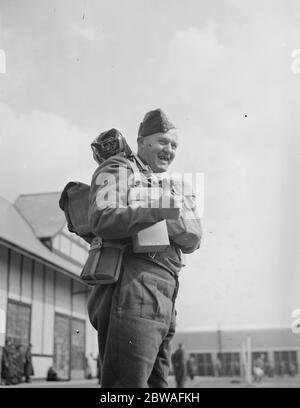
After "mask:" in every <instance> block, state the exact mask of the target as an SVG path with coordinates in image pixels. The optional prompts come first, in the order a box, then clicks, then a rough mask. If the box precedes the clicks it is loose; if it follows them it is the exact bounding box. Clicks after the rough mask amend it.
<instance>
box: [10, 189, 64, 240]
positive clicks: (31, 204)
mask: <svg viewBox="0 0 300 408" xmlns="http://www.w3.org/2000/svg"><path fill="white" fill-rule="evenodd" d="M60 195H61V193H59V192H57V193H42V194H23V195H20V196H19V197H18V198H17V200H16V202H15V207H16V208H17V210H18V211H19V213H20V214H21V215H22V216H23V217H24V219H25V220H26V221H27V222H28V224H29V225H30V226H31V228H32V229H33V232H34V234H35V236H36V237H38V238H51V237H54V236H55V235H56V234H57V233H58V232H59V231H60V230H61V229H62V228H63V227H64V225H65V223H66V219H65V215H64V213H63V211H62V210H61V209H60V208H59V206H58V201H59V198H60Z"/></svg>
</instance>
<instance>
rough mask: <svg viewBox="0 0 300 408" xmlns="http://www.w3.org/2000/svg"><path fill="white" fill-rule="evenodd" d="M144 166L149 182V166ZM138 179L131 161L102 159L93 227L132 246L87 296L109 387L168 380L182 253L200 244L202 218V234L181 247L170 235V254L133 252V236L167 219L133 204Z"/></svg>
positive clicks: (93, 185) (93, 201)
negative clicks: (113, 274) (116, 273)
mask: <svg viewBox="0 0 300 408" xmlns="http://www.w3.org/2000/svg"><path fill="white" fill-rule="evenodd" d="M139 171H140V175H141V180H142V183H145V185H146V184H147V178H146V173H147V171H149V169H148V170H147V167H145V168H139ZM121 172H122V174H121ZM134 183H135V181H134V174H133V171H132V167H131V166H130V165H129V163H128V159H126V158H123V157H119V156H113V157H111V158H109V159H108V160H106V161H105V162H104V163H103V164H101V165H100V166H99V167H98V169H97V170H96V171H95V173H94V175H93V178H92V183H91V193H90V208H89V223H90V226H91V228H92V230H93V232H94V233H95V234H96V235H97V236H100V237H102V238H103V239H104V240H105V239H107V240H114V241H116V242H118V243H125V244H127V245H128V246H127V248H126V251H125V254H124V258H123V262H122V270H121V273H120V277H119V279H118V281H117V282H116V283H114V284H108V285H98V286H95V287H94V288H93V290H92V292H91V295H90V298H89V301H88V312H89V317H90V321H91V323H92V325H93V326H94V328H95V329H96V330H97V331H98V343H99V354H100V359H101V366H102V375H101V378H102V387H103V388H106V387H120V388H121V387H123V388H145V387H155V388H162V387H167V386H168V383H167V378H168V373H169V362H170V341H171V339H172V337H173V335H174V333H175V299H176V295H177V292H178V273H179V271H180V269H181V266H182V263H181V251H182V252H188V253H190V252H193V251H194V250H195V249H197V248H199V246H200V239H201V225H200V221H198V222H199V236H198V238H197V239H195V242H193V243H192V245H191V244H190V245H189V247H188V248H185V247H181V248H179V247H178V246H177V245H174V244H173V243H172V241H171V240H170V245H169V246H168V247H167V249H166V250H165V251H164V252H157V253H133V250H132V245H131V240H132V236H133V235H134V234H135V233H137V232H138V231H140V230H142V229H143V228H145V227H147V226H150V225H153V224H154V223H156V222H158V221H161V220H163V219H164V215H163V213H162V211H161V209H160V208H141V207H134V206H131V205H129V204H128V192H129V189H130V188H131V187H133V186H134ZM105 194H106V195H105ZM104 198H105V200H103V199H104Z"/></svg>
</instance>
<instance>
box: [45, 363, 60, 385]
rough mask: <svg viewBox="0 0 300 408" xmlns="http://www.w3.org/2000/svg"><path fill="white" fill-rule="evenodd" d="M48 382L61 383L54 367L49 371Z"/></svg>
mask: <svg viewBox="0 0 300 408" xmlns="http://www.w3.org/2000/svg"><path fill="white" fill-rule="evenodd" d="M46 380H47V381H60V379H59V378H58V375H57V372H56V370H55V368H54V367H53V366H50V367H49V369H48V371H47V378H46Z"/></svg>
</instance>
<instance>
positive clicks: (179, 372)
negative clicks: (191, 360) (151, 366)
mask: <svg viewBox="0 0 300 408" xmlns="http://www.w3.org/2000/svg"><path fill="white" fill-rule="evenodd" d="M171 361H172V364H173V370H174V374H175V381H176V387H177V388H184V383H185V380H186V363H185V352H184V349H183V345H182V343H179V344H178V348H177V350H176V351H175V353H174V354H173V355H172V357H171Z"/></svg>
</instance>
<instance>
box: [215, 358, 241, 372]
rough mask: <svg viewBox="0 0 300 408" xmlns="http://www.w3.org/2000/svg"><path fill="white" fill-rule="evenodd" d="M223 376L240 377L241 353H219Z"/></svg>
mask: <svg viewBox="0 0 300 408" xmlns="http://www.w3.org/2000/svg"><path fill="white" fill-rule="evenodd" d="M218 359H219V361H220V366H221V367H220V371H221V375H228V376H239V375H240V374H241V367H240V354H239V353H218Z"/></svg>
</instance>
